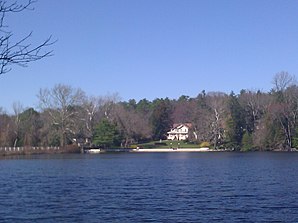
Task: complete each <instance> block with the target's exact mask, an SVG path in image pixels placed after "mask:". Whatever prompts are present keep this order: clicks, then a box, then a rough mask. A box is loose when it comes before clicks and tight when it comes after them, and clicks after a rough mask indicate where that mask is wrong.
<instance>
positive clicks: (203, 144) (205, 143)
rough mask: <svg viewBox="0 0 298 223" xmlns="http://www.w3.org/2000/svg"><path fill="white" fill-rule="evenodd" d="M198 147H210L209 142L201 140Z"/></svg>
mask: <svg viewBox="0 0 298 223" xmlns="http://www.w3.org/2000/svg"><path fill="white" fill-rule="evenodd" d="M199 147H200V148H205V147H208V148H210V143H209V142H201V143H200V144H199Z"/></svg>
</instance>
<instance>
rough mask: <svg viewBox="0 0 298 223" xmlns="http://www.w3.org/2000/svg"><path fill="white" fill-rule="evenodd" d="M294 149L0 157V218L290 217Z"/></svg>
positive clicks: (295, 181)
mask: <svg viewBox="0 0 298 223" xmlns="http://www.w3.org/2000/svg"><path fill="white" fill-rule="evenodd" d="M297 163H298V154H296V153H244V154H243V153H144V154H131V153H123V154H99V155H86V154H84V155H83V154H73V155H47V156H28V157H10V158H3V159H1V160H0V186H1V192H0V200H1V203H0V221H1V222H34V221H35V222H207V221H214V222H218V221H220V222H237V221H238V222H272V221H274V222H298V175H297V174H296V165H297Z"/></svg>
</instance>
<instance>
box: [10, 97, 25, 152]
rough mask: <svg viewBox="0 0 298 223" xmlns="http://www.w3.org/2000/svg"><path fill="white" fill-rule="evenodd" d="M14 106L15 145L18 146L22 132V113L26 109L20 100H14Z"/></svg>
mask: <svg viewBox="0 0 298 223" xmlns="http://www.w3.org/2000/svg"><path fill="white" fill-rule="evenodd" d="M12 107H13V111H14V133H15V139H14V143H13V146H14V147H16V146H17V143H18V140H19V134H20V114H21V113H22V112H23V111H24V108H23V106H22V105H21V103H20V102H14V103H13V105H12Z"/></svg>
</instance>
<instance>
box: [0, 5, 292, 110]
mask: <svg viewBox="0 0 298 223" xmlns="http://www.w3.org/2000/svg"><path fill="white" fill-rule="evenodd" d="M34 7H35V10H34V11H27V12H24V13H22V14H18V15H14V16H10V17H8V20H7V23H8V25H9V27H10V29H11V30H13V31H14V32H15V33H16V34H15V36H16V37H17V36H18V35H20V36H21V35H24V34H27V33H29V32H30V31H33V38H32V42H33V43H39V42H41V41H42V40H44V39H46V38H47V37H48V36H49V35H52V36H53V38H54V39H57V40H58V41H57V43H56V44H55V45H54V46H53V47H52V49H53V50H54V56H53V57H51V58H47V59H45V60H42V61H38V62H34V63H31V64H30V65H29V67H27V68H22V67H13V69H12V71H11V72H9V73H7V74H4V75H2V76H0V89H1V90H0V91H1V92H0V107H4V108H6V110H8V111H9V110H11V107H12V104H13V102H17V101H19V102H20V103H21V104H23V106H24V107H36V106H37V104H38V99H37V97H36V95H37V93H38V91H39V89H40V88H45V87H48V88H52V87H53V86H54V85H55V84H60V83H61V84H68V85H70V86H72V87H76V88H81V89H82V90H84V91H85V92H86V93H87V94H88V95H93V96H97V95H106V94H107V93H118V94H119V95H120V97H121V98H122V100H128V99H131V98H134V99H136V100H140V99H143V98H147V99H149V100H153V99H155V98H164V97H169V98H178V97H179V96H181V95H188V96H191V97H195V96H196V95H197V94H198V93H199V92H201V91H202V90H206V91H223V92H227V93H229V92H231V91H232V90H233V91H234V92H236V93H238V92H239V91H240V90H241V89H260V90H263V91H268V90H270V89H271V88H272V78H273V76H274V75H275V74H276V73H277V72H280V71H288V72H289V73H290V74H293V75H297V74H298V25H297V24H298V13H297V11H298V2H297V1H296V0H241V1H240V0H84V1H82V0H51V1H49V0H39V1H38V2H37V3H36V4H35V5H34Z"/></svg>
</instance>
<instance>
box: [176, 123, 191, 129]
mask: <svg viewBox="0 0 298 223" xmlns="http://www.w3.org/2000/svg"><path fill="white" fill-rule="evenodd" d="M183 126H186V127H188V128H191V127H192V124H191V123H174V124H173V129H176V128H178V129H180V128H182V127H183Z"/></svg>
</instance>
